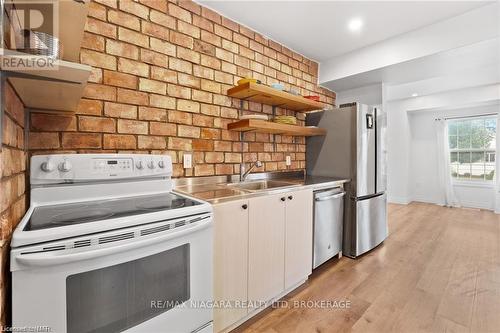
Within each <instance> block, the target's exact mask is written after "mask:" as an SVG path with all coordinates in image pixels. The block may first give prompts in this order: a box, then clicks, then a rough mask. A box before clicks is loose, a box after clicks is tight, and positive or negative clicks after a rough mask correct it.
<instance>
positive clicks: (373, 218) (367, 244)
mask: <svg viewBox="0 0 500 333" xmlns="http://www.w3.org/2000/svg"><path fill="white" fill-rule="evenodd" d="M347 209H348V210H349V212H348V214H347V216H346V219H345V225H344V246H343V249H344V251H343V254H345V255H347V256H349V257H357V256H360V255H361V254H363V253H365V252H367V251H370V250H371V249H373V248H375V247H376V246H377V245H379V244H380V243H382V242H383V241H384V239H386V238H387V234H388V229H387V196H386V194H385V193H382V194H379V195H375V196H372V197H369V198H363V199H360V198H350V199H349V203H348V208H347Z"/></svg>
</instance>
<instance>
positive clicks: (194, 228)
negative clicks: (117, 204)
mask: <svg viewBox="0 0 500 333" xmlns="http://www.w3.org/2000/svg"><path fill="white" fill-rule="evenodd" d="M211 219H212V217H211V215H210V214H205V215H202V216H197V217H190V218H189V219H178V220H170V221H162V222H157V223H154V224H147V225H143V226H140V227H134V228H127V229H121V230H115V231H112V232H106V233H102V234H94V235H89V236H87V237H79V238H78V239H73V240H71V239H70V240H63V241H59V242H52V243H47V244H43V245H39V246H31V247H22V248H17V249H14V250H12V254H11V265H12V266H11V269H12V291H13V299H12V302H13V317H12V321H13V326H16V327H40V326H46V327H48V328H50V329H51V331H52V332H71V333H84V332H96V333H97V332H106V333H109V332H122V331H125V332H148V333H150V332H192V331H195V330H197V329H200V328H203V327H205V326H206V325H209V324H210V322H211V320H212V310H211V308H210V301H211V300H212V234H211Z"/></svg>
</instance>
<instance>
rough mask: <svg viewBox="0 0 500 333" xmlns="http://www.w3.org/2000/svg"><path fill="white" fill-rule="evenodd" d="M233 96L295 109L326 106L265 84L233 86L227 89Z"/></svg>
mask: <svg viewBox="0 0 500 333" xmlns="http://www.w3.org/2000/svg"><path fill="white" fill-rule="evenodd" d="M227 94H228V95H229V96H231V97H235V98H239V99H244V100H247V101H252V102H257V103H263V104H268V105H272V106H278V107H281V108H283V109H288V110H293V111H300V112H305V111H313V110H321V109H323V108H324V105H323V103H320V102H316V101H312V100H310V99H307V98H304V97H302V96H297V95H293V94H290V93H287V92H285V91H281V90H277V89H274V88H271V87H268V86H265V85H263V84H258V83H251V82H249V83H244V84H240V85H238V86H235V87H232V88H231V89H229V90H228V91H227Z"/></svg>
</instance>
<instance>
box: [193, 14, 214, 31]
mask: <svg viewBox="0 0 500 333" xmlns="http://www.w3.org/2000/svg"><path fill="white" fill-rule="evenodd" d="M193 24H194V25H195V26H197V27H199V28H202V29H205V30H208V31H211V32H213V31H214V24H213V23H212V22H211V21H210V20H208V19H206V18H204V17H201V16H198V15H193Z"/></svg>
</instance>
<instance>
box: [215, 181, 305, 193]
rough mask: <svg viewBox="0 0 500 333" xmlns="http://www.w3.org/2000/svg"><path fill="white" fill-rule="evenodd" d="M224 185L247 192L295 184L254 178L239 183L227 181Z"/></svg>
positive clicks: (294, 184)
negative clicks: (253, 179)
mask: <svg viewBox="0 0 500 333" xmlns="http://www.w3.org/2000/svg"><path fill="white" fill-rule="evenodd" d="M225 185H226V186H228V187H231V188H236V189H238V190H241V191H248V192H258V191H263V190H271V189H277V188H282V187H291V186H297V184H296V183H291V182H285V181H278V180H255V181H247V182H241V183H227V184H225Z"/></svg>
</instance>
